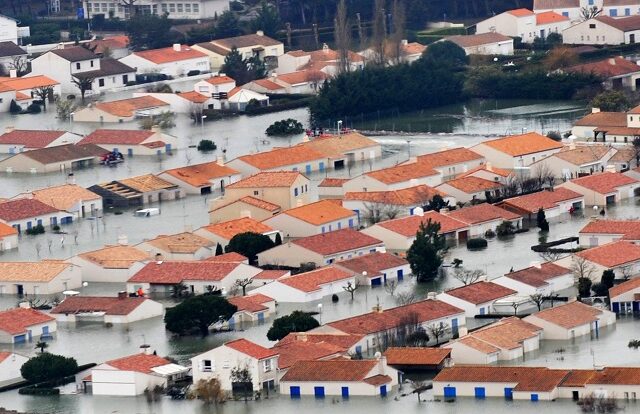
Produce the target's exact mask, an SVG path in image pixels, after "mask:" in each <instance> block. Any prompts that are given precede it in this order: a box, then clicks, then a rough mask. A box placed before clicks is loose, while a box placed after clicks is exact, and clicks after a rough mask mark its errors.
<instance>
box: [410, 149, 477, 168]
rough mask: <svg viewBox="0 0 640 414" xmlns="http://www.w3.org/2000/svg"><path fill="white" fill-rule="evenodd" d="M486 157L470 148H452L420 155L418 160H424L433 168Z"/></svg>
mask: <svg viewBox="0 0 640 414" xmlns="http://www.w3.org/2000/svg"><path fill="white" fill-rule="evenodd" d="M482 159H484V157H483V156H482V155H480V154H478V153H476V152H473V151H471V150H470V149H468V148H464V147H460V148H452V149H447V150H443V151H438V152H434V153H431V154H424V155H419V156H418V159H417V161H418V162H424V163H427V164H428V165H430V166H431V167H432V168H436V167H444V166H448V165H456V164H462V163H465V162H468V161H476V160H482Z"/></svg>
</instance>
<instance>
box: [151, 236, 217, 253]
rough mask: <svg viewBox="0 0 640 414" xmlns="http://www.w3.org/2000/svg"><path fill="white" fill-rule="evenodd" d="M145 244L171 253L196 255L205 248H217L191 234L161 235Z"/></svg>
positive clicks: (210, 242)
mask: <svg viewBox="0 0 640 414" xmlns="http://www.w3.org/2000/svg"><path fill="white" fill-rule="evenodd" d="M143 243H147V244H150V245H151V246H154V247H156V248H158V249H160V250H163V251H165V252H171V253H196V252H197V251H198V250H200V249H201V248H203V247H213V246H215V245H214V243H213V242H212V241H210V240H207V239H205V238H204V237H200V236H198V235H197V234H194V233H189V232H184V233H178V234H171V235H160V236H158V237H156V238H155V239H151V240H147V241H146V242H143Z"/></svg>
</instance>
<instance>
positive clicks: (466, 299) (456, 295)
mask: <svg viewBox="0 0 640 414" xmlns="http://www.w3.org/2000/svg"><path fill="white" fill-rule="evenodd" d="M517 293H518V292H516V291H515V290H513V289H510V288H508V287H506V286H502V285H498V284H496V283H493V282H486V281H479V282H475V283H471V284H469V285H466V286H461V287H458V288H454V289H449V290H445V291H444V292H442V293H440V294H438V296H437V298H438V300H441V301H443V302H446V303H449V304H451V305H453V306H455V307H457V308H460V309H464V311H465V314H466V316H467V318H473V317H474V316H476V315H488V314H491V313H493V312H494V309H493V302H495V301H496V300H499V299H504V298H507V297H509V296H512V295H515V294H517Z"/></svg>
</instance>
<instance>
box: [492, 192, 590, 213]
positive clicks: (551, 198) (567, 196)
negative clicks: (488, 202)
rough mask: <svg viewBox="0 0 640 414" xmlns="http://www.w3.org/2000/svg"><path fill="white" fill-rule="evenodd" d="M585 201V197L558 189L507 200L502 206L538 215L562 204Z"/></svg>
mask: <svg viewBox="0 0 640 414" xmlns="http://www.w3.org/2000/svg"><path fill="white" fill-rule="evenodd" d="M580 199H584V196H583V195H582V194H580V193H576V192H575V191H572V190H569V189H567V188H563V187H558V188H555V189H554V190H553V191H548V190H543V191H538V192H537V193H531V194H527V195H523V196H518V197H513V198H507V199H506V200H504V201H503V202H502V203H501V205H507V206H511V207H515V208H517V209H519V210H520V211H523V212H526V213H537V212H538V210H540V209H543V210H547V209H550V208H555V207H558V205H559V204H560V203H561V202H564V201H569V200H576V201H577V200H580Z"/></svg>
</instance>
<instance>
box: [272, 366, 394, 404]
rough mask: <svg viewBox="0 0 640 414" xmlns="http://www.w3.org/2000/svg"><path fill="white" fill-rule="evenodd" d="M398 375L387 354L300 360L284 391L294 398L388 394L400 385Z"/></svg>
mask: <svg viewBox="0 0 640 414" xmlns="http://www.w3.org/2000/svg"><path fill="white" fill-rule="evenodd" d="M398 378H399V377H398V371H397V370H395V369H394V368H391V367H389V366H388V365H387V362H386V358H385V357H379V358H377V359H368V360H346V359H336V360H331V361H322V360H320V361H298V362H296V363H294V364H293V365H292V366H291V368H289V370H288V371H287V373H286V374H284V376H283V377H282V379H281V380H280V394H283V395H289V396H290V397H291V398H300V397H301V396H303V395H309V396H311V395H312V396H314V397H315V398H325V396H341V397H342V398H349V397H351V396H381V397H386V396H387V394H388V393H390V392H391V391H392V390H393V389H394V388H395V387H396V386H397V385H398Z"/></svg>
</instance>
